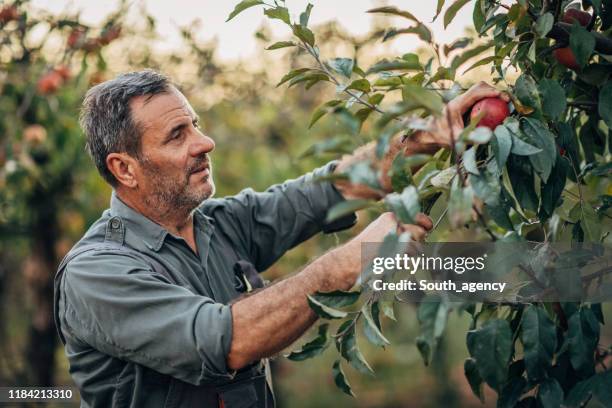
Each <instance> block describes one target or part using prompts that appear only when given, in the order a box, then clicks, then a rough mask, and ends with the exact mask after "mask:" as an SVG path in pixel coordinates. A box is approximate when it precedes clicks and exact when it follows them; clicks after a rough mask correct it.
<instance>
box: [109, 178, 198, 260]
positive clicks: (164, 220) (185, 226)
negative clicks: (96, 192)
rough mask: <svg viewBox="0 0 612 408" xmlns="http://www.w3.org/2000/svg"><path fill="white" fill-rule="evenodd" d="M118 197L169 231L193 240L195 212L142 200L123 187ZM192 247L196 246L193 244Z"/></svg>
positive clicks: (118, 192)
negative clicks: (123, 189) (151, 203)
mask: <svg viewBox="0 0 612 408" xmlns="http://www.w3.org/2000/svg"><path fill="white" fill-rule="evenodd" d="M115 194H117V197H118V198H119V199H120V200H121V201H123V202H124V203H125V204H126V205H128V206H129V207H131V208H132V209H134V210H135V211H137V212H139V213H140V214H142V215H144V216H145V217H147V218H148V219H150V220H152V221H153V222H155V223H156V224H159V225H161V226H162V227H164V228H165V229H166V230H167V231H168V232H170V233H172V234H174V235H177V236H180V237H182V238H184V239H185V240H186V241H187V242H188V243H189V244H190V246H192V245H191V242H192V241H193V212H192V211H181V209H178V208H166V206H165V205H163V203H158V205H150V203H147V202H145V200H142V198H141V197H136V196H135V195H133V194H130V193H128V192H126V191H122V190H121V189H117V190H115ZM192 249H194V251H195V248H194V247H193V246H192Z"/></svg>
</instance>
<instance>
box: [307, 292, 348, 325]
mask: <svg viewBox="0 0 612 408" xmlns="http://www.w3.org/2000/svg"><path fill="white" fill-rule="evenodd" d="M308 304H309V305H310V308H311V309H312V310H314V312H315V313H316V314H317V316H319V317H322V318H323V319H343V318H345V317H346V316H348V313H346V312H343V311H341V310H336V309H333V308H331V307H328V306H325V305H324V304H322V303H320V302H319V301H317V300H316V299H315V298H314V297H312V296H311V295H308Z"/></svg>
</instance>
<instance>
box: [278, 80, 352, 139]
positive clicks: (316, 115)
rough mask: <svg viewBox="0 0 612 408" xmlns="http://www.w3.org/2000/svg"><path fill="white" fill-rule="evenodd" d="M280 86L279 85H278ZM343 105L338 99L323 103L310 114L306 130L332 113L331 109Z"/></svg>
mask: <svg viewBox="0 0 612 408" xmlns="http://www.w3.org/2000/svg"><path fill="white" fill-rule="evenodd" d="M283 79H284V78H283ZM279 85H280V84H279ZM341 103H343V101H341V100H339V99H333V100H331V101H328V102H325V103H324V104H323V105H321V106H319V107H318V108H317V109H316V110H315V111H314V112H313V114H312V118H311V119H310V123H309V124H308V129H310V128H311V127H313V126H314V124H315V123H317V122H318V121H319V119H321V118H322V117H323V116H325V114H327V113H329V112H331V111H333V108H335V107H336V106H338V105H340V104H341Z"/></svg>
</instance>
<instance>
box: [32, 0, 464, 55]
mask: <svg viewBox="0 0 612 408" xmlns="http://www.w3.org/2000/svg"><path fill="white" fill-rule="evenodd" d="M238 2H239V1H238V0H170V1H168V0H145V1H143V3H144V4H145V5H146V8H147V10H149V12H150V13H151V14H152V15H153V16H154V17H155V18H156V19H157V22H158V26H157V31H158V33H159V34H160V35H161V37H162V39H161V41H160V42H159V44H158V46H159V47H160V49H171V48H175V47H178V46H179V44H180V43H181V40H180V37H179V34H178V28H177V27H179V26H184V25H188V24H190V23H191V22H193V21H194V20H195V19H199V20H200V21H201V30H200V32H199V34H198V35H199V38H200V39H202V40H210V39H216V40H217V41H218V43H219V47H218V51H217V56H218V57H219V58H220V59H222V60H237V59H243V60H244V59H248V58H249V56H251V55H252V54H253V53H254V52H255V47H260V46H261V45H258V44H257V42H256V40H255V38H254V35H253V34H254V33H255V32H256V31H257V29H258V28H259V27H261V25H262V23H263V22H264V21H266V20H267V18H266V17H265V16H264V15H263V11H262V8H261V7H253V8H251V9H249V10H246V11H244V12H243V13H242V14H240V15H239V16H238V17H236V18H234V19H233V20H231V21H229V22H225V20H226V19H227V16H228V15H229V14H230V12H231V11H232V10H233V9H234V6H235V5H236V4H237V3H238ZM310 2H311V3H312V4H313V5H314V8H313V11H312V15H311V20H310V21H311V23H310V24H311V25H316V24H320V23H324V22H327V21H330V20H336V21H338V22H339V23H340V24H341V25H342V26H343V27H344V28H345V29H346V30H348V31H349V32H351V33H352V34H360V33H366V32H367V31H368V30H369V28H370V26H371V22H372V18H373V16H372V15H371V14H367V13H366V10H368V9H370V8H373V7H377V6H380V5H389V6H396V7H398V8H401V9H405V10H408V11H410V12H412V13H413V14H414V15H415V16H416V17H417V18H419V19H421V20H422V21H423V22H426V23H429V21H431V19H432V17H433V15H434V12H435V5H436V0H420V1H410V0H388V1H385V2H383V1H380V0H378V1H376V0H310ZM118 3H119V2H118V1H101V0H71V1H67V0H33V1H32V4H33V5H34V6H36V7H40V8H43V9H46V10H48V11H51V12H61V11H63V10H65V9H69V10H74V11H77V10H78V11H81V17H82V19H83V21H84V22H86V23H88V24H96V23H98V22H100V21H101V19H103V18H104V16H106V15H107V14H108V13H110V12H111V11H113V10H116V8H117V5H118ZM134 3H136V2H134ZM307 3H308V1H307V0H287V1H286V4H287V7H288V8H289V10H290V12H291V13H292V17H294V18H296V17H298V16H299V14H300V13H301V12H302V11H303V10H304V8H305V7H306V4H307ZM447 3H449V4H450V3H452V1H450V0H447ZM136 4H138V3H136ZM471 9H472V6H471V5H467V6H466V7H464V9H463V10H461V11H460V12H459V14H457V17H456V18H455V20H454V21H453V23H452V24H451V25H450V26H449V27H448V28H447V29H446V30H445V29H444V28H443V26H442V18H441V17H440V18H439V19H438V20H437V21H436V22H435V23H433V24H431V25H430V27H431V28H432V30H433V32H434V37H435V38H436V39H437V41H438V42H441V43H445V42H450V41H452V40H453V39H456V38H458V37H460V36H461V35H463V33H464V28H465V27H466V26H468V25H470V24H471V14H472V11H471ZM130 13H131V17H132V18H138V7H136V6H134V7H132V8H131V11H130ZM393 22H394V25H397V26H406V27H407V26H409V25H410V24H409V23H410V22H409V21H408V20H406V19H402V18H395V19H394V21H393ZM402 24H403V25H402ZM268 26H269V28H270V29H271V31H272V33H273V35H274V39H275V40H281V39H288V38H289V37H290V32H289V30H288V28H287V27H286V26H284V24H283V23H281V22H280V21H277V20H276V21H274V22H271V23H270V24H268ZM417 44H418V42H417V41H416V38H415V36H412V35H405V36H400V37H398V39H396V40H393V42H392V43H391V50H392V51H396V52H397V53H403V52H408V51H412V50H414V49H415V48H416V46H417Z"/></svg>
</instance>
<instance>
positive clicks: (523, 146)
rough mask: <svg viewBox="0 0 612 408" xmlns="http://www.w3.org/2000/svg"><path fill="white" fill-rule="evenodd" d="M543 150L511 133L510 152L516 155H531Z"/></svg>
mask: <svg viewBox="0 0 612 408" xmlns="http://www.w3.org/2000/svg"><path fill="white" fill-rule="evenodd" d="M542 151H543V150H542V149H540V148H539V147H535V146H533V145H530V144H529V143H526V142H524V141H523V140H521V139H519V138H518V137H516V136H514V135H512V149H511V150H510V152H511V153H512V154H516V155H518V156H531V155H532V154H536V153H540V152H542Z"/></svg>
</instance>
